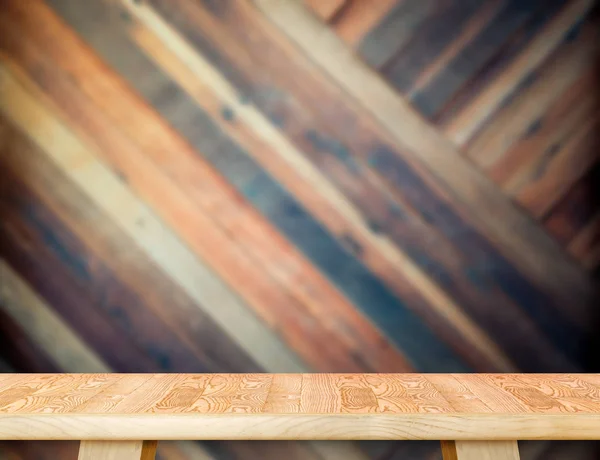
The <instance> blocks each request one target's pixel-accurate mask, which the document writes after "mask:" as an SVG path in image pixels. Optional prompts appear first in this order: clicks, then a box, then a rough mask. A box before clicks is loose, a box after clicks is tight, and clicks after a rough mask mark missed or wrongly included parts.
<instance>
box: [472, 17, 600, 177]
mask: <svg viewBox="0 0 600 460" xmlns="http://www.w3.org/2000/svg"><path fill="white" fill-rule="evenodd" d="M598 38H599V37H598V31H597V27H595V26H594V25H593V23H591V22H587V23H585V24H584V25H583V26H582V30H581V32H580V33H579V34H578V35H577V36H576V37H575V38H574V39H572V40H569V41H565V42H564V43H563V44H562V45H561V46H559V47H558V48H557V50H556V51H555V52H554V53H553V54H552V55H551V56H550V58H549V59H548V61H547V62H546V63H544V65H543V66H541V67H540V68H538V69H536V71H535V72H534V73H533V74H532V75H531V81H530V83H529V84H528V85H525V86H523V87H522V89H520V90H518V91H517V92H516V93H515V95H514V97H512V98H511V99H510V101H508V103H506V104H504V105H503V106H502V108H500V109H499V110H498V111H497V112H496V113H495V114H494V115H493V117H492V118H491V119H490V120H489V121H488V122H487V123H486V124H485V125H484V126H483V127H482V128H481V129H480V130H479V131H478V132H477V133H476V135H474V136H473V137H471V138H470V140H469V142H468V144H467V145H466V148H467V155H468V156H469V158H471V159H472V160H473V161H474V162H475V163H476V164H477V165H479V166H480V167H482V168H483V169H485V170H486V171H492V176H491V177H492V179H494V180H495V181H498V179H499V178H501V177H506V176H505V174H506V173H508V172H510V171H511V169H510V167H509V164H515V163H516V162H517V159H516V158H517V155H516V152H515V151H513V150H512V147H513V146H514V145H515V144H519V143H521V142H523V141H526V140H527V138H529V137H530V136H531V135H534V134H535V133H536V132H537V131H538V130H539V129H541V128H543V122H544V121H545V119H546V117H547V116H548V112H549V111H551V109H552V106H553V105H554V104H556V103H557V100H560V99H561V98H563V97H565V94H567V93H565V92H566V91H573V88H574V87H573V85H576V86H575V88H576V87H577V86H579V85H581V80H582V79H583V80H584V81H585V80H588V79H589V78H590V77H589V76H584V75H590V76H591V73H593V72H592V70H593V69H591V67H593V65H594V64H593V63H594V57H595V56H596V55H597V52H598V40H597V39H598ZM584 86H585V85H584ZM570 88H571V89H570ZM529 150H531V146H530V147H528V149H527V151H529ZM509 153H512V154H513V155H509ZM520 154H521V156H526V155H523V154H524V151H520ZM505 158H507V159H505ZM501 165H502V166H501ZM513 167H514V166H513ZM500 171H506V172H504V173H501V172H500ZM500 182H502V180H500Z"/></svg>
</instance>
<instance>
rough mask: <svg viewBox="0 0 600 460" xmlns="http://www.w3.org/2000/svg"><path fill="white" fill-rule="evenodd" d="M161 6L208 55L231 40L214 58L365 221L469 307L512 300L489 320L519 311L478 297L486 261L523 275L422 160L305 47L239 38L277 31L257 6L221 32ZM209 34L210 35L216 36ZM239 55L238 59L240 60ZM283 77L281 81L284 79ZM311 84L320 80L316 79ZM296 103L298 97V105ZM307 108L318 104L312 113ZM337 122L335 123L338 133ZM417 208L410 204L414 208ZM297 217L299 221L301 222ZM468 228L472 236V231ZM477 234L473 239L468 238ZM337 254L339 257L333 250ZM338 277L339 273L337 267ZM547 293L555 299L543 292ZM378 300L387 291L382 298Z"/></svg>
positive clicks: (379, 309) (189, 8)
mask: <svg viewBox="0 0 600 460" xmlns="http://www.w3.org/2000/svg"><path fill="white" fill-rule="evenodd" d="M153 5H154V6H155V8H156V10H157V11H158V12H159V13H160V14H161V15H162V16H164V17H166V18H168V19H169V20H170V21H177V22H176V23H177V27H178V28H179V29H180V30H181V31H183V32H184V33H185V34H186V36H187V37H188V39H189V40H190V41H192V42H193V43H194V45H195V46H196V47H197V48H198V49H200V50H201V51H202V52H204V53H206V55H207V56H209V57H210V56H212V54H214V49H215V47H216V46H222V47H223V48H222V51H220V52H221V53H222V54H221V55H220V56H219V58H214V57H213V58H212V59H214V61H213V63H215V65H219V66H220V68H221V69H222V70H223V72H224V73H225V74H226V75H227V77H228V78H231V79H233V80H234V81H235V82H236V85H238V88H241V90H242V91H244V92H247V94H248V95H249V96H248V97H251V98H252V100H253V102H254V103H255V104H257V105H260V106H261V108H262V109H263V110H264V111H266V112H267V113H269V112H270V111H274V113H277V114H285V116H284V117H283V119H284V120H285V127H286V133H289V135H290V136H291V137H292V139H293V140H294V142H295V143H297V145H298V146H299V147H300V148H301V149H302V151H304V152H306V154H310V158H311V160H312V161H315V162H320V163H319V166H320V168H321V169H322V171H323V172H326V173H327V174H328V176H329V177H330V180H333V181H334V182H335V183H336V185H337V184H339V186H340V187H342V188H343V189H344V191H345V192H346V193H348V194H350V196H351V198H352V200H353V201H354V202H355V203H356V204H358V205H359V207H360V209H361V212H363V214H364V215H363V219H366V220H367V225H369V226H370V227H371V231H372V232H373V233H375V234H377V235H378V236H379V235H380V236H388V237H391V238H393V240H394V243H396V244H398V245H401V246H402V249H403V250H404V251H406V252H408V253H409V255H410V257H412V258H414V259H415V261H416V262H418V263H419V265H420V266H421V268H422V269H426V270H428V271H430V272H433V273H435V275H436V276H435V281H436V282H441V283H444V284H443V285H442V287H443V289H448V290H451V291H450V292H451V294H452V295H453V296H459V297H457V299H458V300H459V303H460V304H462V305H464V306H465V307H466V306H469V308H473V310H470V311H469V313H471V311H473V312H475V311H476V310H477V308H478V307H479V306H481V305H484V304H486V305H487V304H488V302H490V301H498V302H502V303H503V307H502V308H492V309H489V310H486V313H485V314H481V315H480V316H478V318H481V321H489V320H490V317H489V313H490V311H493V312H497V313H498V314H504V313H505V312H508V311H511V310H509V309H508V305H510V303H511V301H510V300H508V299H507V297H504V296H503V295H495V294H494V295H489V291H487V292H486V295H485V296H484V297H485V299H484V298H483V297H482V298H481V300H480V301H476V300H474V299H475V297H476V296H480V295H483V293H482V292H477V289H476V288H475V286H474V285H473V283H472V279H469V275H467V273H475V274H477V273H478V272H480V270H479V267H481V266H482V265H485V266H489V267H499V266H501V267H502V268H498V272H496V273H500V272H502V273H509V272H510V273H511V278H512V277H513V276H514V277H515V278H517V279H518V278H519V277H520V276H521V275H520V274H518V273H517V272H516V270H515V269H514V268H513V267H511V266H510V264H508V263H507V262H506V261H505V260H503V259H502V258H501V257H498V254H497V253H496V252H495V250H494V248H492V247H491V245H490V244H489V243H488V242H486V241H484V240H483V239H482V238H480V237H479V236H477V235H476V233H475V232H474V231H473V229H472V228H469V226H468V224H466V223H465V222H464V220H463V213H461V214H460V215H459V214H458V213H456V212H455V211H454V210H452V209H451V208H450V206H449V205H448V204H447V203H446V200H447V198H448V197H447V196H446V195H445V194H444V195H442V197H440V196H439V195H438V193H441V191H440V190H439V188H438V186H437V185H436V184H435V183H433V180H432V179H431V178H427V180H424V179H423V178H422V174H423V170H422V168H420V167H418V166H416V165H414V164H412V162H411V163H408V162H405V161H403V159H402V157H401V155H402V151H400V150H397V149H392V148H390V147H389V146H388V145H387V144H384V145H381V144H380V142H381V139H380V138H378V137H377V133H376V132H373V129H374V127H373V126H372V125H371V124H369V123H368V122H366V121H364V120H362V119H361V118H359V117H358V116H357V115H356V114H354V113H352V112H350V111H349V110H347V109H344V108H343V107H344V106H343V104H345V103H346V101H347V100H348V98H343V99H338V98H337V97H338V91H339V90H336V89H335V88H333V87H331V86H330V85H328V84H327V83H325V82H324V81H322V80H323V79H322V78H320V76H319V75H318V74H316V73H313V72H311V73H309V72H307V71H306V70H305V67H306V65H298V64H297V63H296V64H293V63H295V62H296V60H297V59H298V58H297V56H296V55H295V54H292V53H295V49H294V48H292V47H289V44H288V45H282V46H281V47H275V45H273V44H272V43H271V42H269V41H268V40H267V37H265V38H264V39H263V40H262V41H261V42H262V43H264V46H270V47H273V48H272V49H271V48H270V49H271V51H269V52H268V53H265V52H264V48H261V49H262V51H260V52H259V50H258V49H247V50H241V49H240V43H242V42H243V41H242V40H241V36H240V37H238V38H239V39H238V40H232V36H233V34H239V33H240V32H239V30H240V28H241V26H240V25H239V24H241V23H243V21H247V22H248V23H249V25H248V27H249V28H250V27H251V28H250V29H249V30H252V31H254V32H252V33H256V34H259V33H265V34H266V33H267V32H266V30H268V29H266V28H265V26H264V25H263V24H262V22H263V21H261V18H260V17H257V16H256V14H255V13H254V10H253V9H252V8H248V7H244V6H243V4H240V6H239V11H237V12H236V14H238V15H239V16H240V17H241V18H243V19H239V18H238V19H236V21H235V22H234V21H233V20H231V23H227V25H226V26H224V27H227V28H226V29H224V30H218V29H217V30H214V29H216V28H217V25H218V22H216V21H214V20H212V19H211V18H210V16H209V12H206V11H203V10H202V9H200V8H199V7H197V6H195V4H192V3H188V2H181V4H180V5H179V8H181V9H182V10H183V11H185V13H186V14H185V15H177V16H175V15H173V11H174V10H173V9H172V8H171V7H167V6H165V5H163V4H162V3H161V2H157V1H155V2H154V3H153ZM236 5H237V4H236ZM234 17H236V16H234ZM227 18H228V16H225V17H224V19H219V20H220V21H226V20H227ZM236 18H237V17H236ZM236 24H237V25H236ZM259 26H260V27H259ZM213 30H214V31H213ZM236 30H237V32H236ZM261 31H265V32H261ZM226 32H227V33H226ZM248 33H250V32H248ZM271 33H276V32H271ZM206 34H210V35H208V36H207V35H206ZM217 37H218V40H217ZM207 40H211V41H212V43H211V44H207V43H206V42H207ZM248 53H252V56H253V57H254V58H255V59H253V60H248ZM276 53H281V55H280V56H281V57H280V58H278V59H274V60H272V61H267V60H265V59H264V55H265V54H268V55H269V56H276V55H278V54H276ZM229 59H230V60H231V61H229ZM259 59H260V60H261V62H262V63H263V64H264V65H265V66H270V67H269V68H272V69H273V72H260V73H257V72H253V71H252V68H251V67H250V66H251V65H255V60H259ZM282 60H285V61H286V62H287V61H288V60H289V61H290V62H291V63H292V64H290V65H296V68H295V69H294V71H293V72H292V73H294V74H295V72H296V71H297V72H298V73H300V72H302V73H303V75H304V77H303V78H302V79H294V81H300V80H302V81H306V82H307V81H309V80H308V79H310V81H313V82H314V85H315V87H317V86H318V87H319V88H322V90H323V94H322V95H320V97H319V101H318V102H317V101H313V100H314V99H315V94H316V92H314V91H313V92H312V93H311V94H305V93H306V91H305V89H306V86H307V85H297V84H294V81H290V79H289V78H288V77H286V75H288V76H289V73H287V72H286V74H282V73H281V69H278V68H276V67H274V66H273V62H281V61H282ZM232 62H234V63H235V64H232ZM287 70H289V69H287ZM275 78H276V80H274V79H275ZM305 78H306V80H305ZM264 85H268V86H270V87H271V85H276V86H275V87H276V88H285V90H284V93H285V94H286V97H285V98H279V97H277V99H276V100H270V98H269V97H268V96H266V95H265V96H264V97H263V94H264V91H261V90H260V87H261V86H264ZM280 85H281V86H280ZM308 86H311V87H312V86H313V85H312V84H311V85H308ZM292 95H293V96H292ZM296 97H302V100H303V101H304V105H303V109H299V110H296V109H297V107H298V104H299V103H300V101H299V100H298V104H296V103H292V102H291V101H294V100H297V99H295V98H296ZM325 98H331V99H330V100H331V105H332V106H336V107H340V110H344V113H345V114H346V115H347V116H348V121H345V122H344V121H340V119H342V120H343V118H342V117H331V116H326V114H323V113H322V111H321V110H319V109H318V108H319V107H322V106H323V105H324V104H323V101H324V100H325ZM288 102H290V103H289V104H288ZM275 106H278V108H275ZM307 112H310V113H311V116H309V115H308V114H307ZM317 120H322V121H321V122H320V123H318V126H315V123H317ZM348 123H350V126H352V129H351V130H349V129H348ZM334 125H335V131H331V129H333V127H334ZM324 126H328V127H331V128H330V129H329V130H327V131H326V130H325V128H323V127H324ZM357 133H358V134H357ZM386 141H387V138H386ZM360 146H364V148H362V149H361V148H359V147H360ZM369 155H370V156H369ZM398 157H400V158H398ZM369 161H371V162H372V163H371V164H372V166H373V169H374V170H375V171H373V170H369V169H367V167H366V166H365V165H364V163H367V162H369ZM413 168H414V169H413ZM375 172H376V173H379V174H385V175H386V179H387V180H386V183H385V184H382V181H381V180H380V179H378V178H377V177H376V176H375V174H374V173H375ZM374 176H375V177H374ZM388 184H390V187H396V188H397V187H400V188H401V189H400V190H397V189H395V190H393V191H392V190H390V187H388ZM359 185H360V186H359ZM399 195H400V196H404V198H405V200H408V201H410V206H407V205H405V204H404V203H402V202H401V201H399V200H400V198H398V196H399ZM390 196H393V197H394V198H396V200H395V201H391V200H390V201H388V200H387V199H385V198H383V197H386V198H387V197H390ZM382 198H383V199H382ZM407 207H408V211H405V209H406V208H407ZM398 209H399V210H398ZM413 215H417V216H418V217H416V218H415V219H414V220H413V219H412V217H413ZM419 219H421V221H419ZM426 219H427V220H428V221H429V222H428V223H427V224H425V223H423V220H426ZM296 225H298V224H297V223H296ZM465 227H467V228H465ZM439 231H441V232H442V233H444V234H447V235H451V236H452V237H453V238H454V239H456V241H455V243H456V244H457V245H459V248H460V251H461V252H463V251H465V252H467V253H468V255H467V260H469V262H466V264H467V265H466V266H463V267H462V268H461V269H460V270H457V269H456V268H452V269H451V268H450V267H455V264H456V263H459V264H461V263H463V260H464V259H463V256H462V255H459V254H460V252H458V248H456V247H453V246H452V245H451V244H450V243H448V241H447V240H445V238H443V237H437V238H435V237H436V235H437V234H438V232H439ZM302 234H306V232H302V233H301V234H300V236H302ZM467 235H468V236H467ZM463 236H464V239H463V238H462V237H463ZM311 239H312V237H311ZM475 240H476V241H475ZM467 241H468V244H465V243H466V242H467ZM480 245H481V246H480ZM434 246H435V247H436V248H438V249H437V250H436V251H435V253H431V251H430V249H431V247H434ZM442 248H443V249H444V250H442ZM313 250H314V248H313ZM411 251H412V252H411ZM314 253H315V258H317V257H319V256H320V257H324V254H325V253H324V251H323V250H314ZM457 253H458V254H457ZM442 257H443V258H444V260H445V264H447V265H446V266H445V267H440V266H439V265H437V262H439V261H440V259H441V258H442ZM482 258H484V259H487V261H486V262H483V261H482ZM327 259H329V260H331V259H330V258H329V257H327ZM317 260H318V259H317ZM325 262H327V261H325ZM470 263H473V264H474V266H471V268H472V269H473V270H472V271H471V270H470V269H469V264H470ZM329 267H332V268H331V270H332V272H337V273H341V272H343V271H340V269H339V268H337V269H333V267H334V265H333V264H331V265H330V266H329ZM344 267H345V265H344ZM438 270H439V272H438ZM494 272H495V269H494ZM482 275H483V277H484V278H487V273H484V274H482ZM330 276H334V275H331V274H330ZM459 277H462V279H461V280H460V281H458V280H457V278H459ZM505 281H506V278H505V279H504V280H502V279H498V278H497V279H495V280H494V279H489V283H490V284H489V285H491V286H494V284H495V283H499V284H500V286H498V290H499V291H503V290H506V293H507V295H508V296H511V297H512V298H513V299H517V298H518V299H523V297H521V296H522V295H524V293H525V292H527V296H528V297H529V298H528V300H527V302H523V301H522V300H518V301H517V302H519V303H522V304H523V305H524V306H526V307H528V308H531V309H532V310H535V309H536V308H543V309H545V308H547V306H548V304H549V302H550V303H551V302H552V300H551V299H549V298H547V297H545V296H543V295H540V293H539V292H538V293H537V294H536V293H535V290H534V289H532V288H531V287H530V288H528V289H527V290H526V291H520V292H515V291H513V292H510V289H511V287H512V288H514V287H516V284H512V283H510V284H509V283H506V282H505ZM489 285H488V284H487V282H486V283H485V286H486V290H487V287H488V286H489ZM519 285H521V286H523V285H524V284H522V283H519ZM352 286H357V287H358V286H362V284H354V283H343V284H342V283H340V285H339V287H340V288H341V289H347V290H348V289H351V288H352ZM474 288H475V289H474ZM492 289H493V288H492ZM360 291H361V292H360V294H361V298H358V299H357V300H355V303H356V304H357V306H359V307H360V308H362V309H364V311H366V312H367V313H368V314H369V315H370V316H371V317H373V318H374V319H375V320H376V321H377V324H378V325H379V327H381V328H383V329H386V328H390V327H391V324H392V322H391V321H390V315H392V314H395V315H398V314H399V312H400V311H401V310H399V309H397V308H394V309H386V311H385V313H384V312H383V307H384V306H385V305H391V302H392V299H391V298H390V296H389V295H386V297H385V299H386V300H385V301H379V300H378V301H376V302H374V301H369V299H367V298H366V296H365V295H364V290H362V289H361V290H360ZM380 292H381V291H380ZM498 293H499V292H498ZM536 296H537V297H538V299H539V300H537V301H534V300H533V297H536ZM542 297H545V298H544V299H543V300H542ZM378 298H380V297H379V296H378ZM490 299H491V300H490ZM536 305H537V307H536ZM513 308H514V306H513ZM512 311H513V312H515V314H516V315H522V312H521V313H520V312H519V310H517V309H513V310H512ZM480 313H481V312H480ZM471 314H475V313H471ZM531 314H532V315H533V316H535V317H536V321H537V320H538V319H539V320H541V321H542V322H546V320H547V319H548V318H550V317H549V316H548V315H547V314H546V313H543V314H542V313H541V311H539V310H538V312H534V311H532V312H531ZM510 322H511V324H520V325H527V324H529V323H528V320H527V319H526V318H521V319H520V320H519V321H510ZM548 326H549V323H547V322H546V325H545V326H544V327H548ZM398 327H399V326H398ZM526 327H528V326H526ZM563 327H564V322H561V325H560V329H558V328H553V329H554V332H549V334H551V335H553V334H555V333H556V332H557V331H559V330H562V328H563ZM490 328H491V330H496V331H498V329H496V328H494V327H491V325H490ZM411 329H412V327H411ZM509 329H510V330H511V331H512V330H514V329H512V328H509ZM505 331H506V328H502V333H501V334H498V335H497V337H498V339H499V340H502V339H506V338H507V337H506V334H505ZM423 333H425V331H421V332H420V333H419V335H422V334H423ZM390 336H392V337H395V334H394V333H393V332H390ZM402 337H404V338H408V337H409V336H404V335H403V336H402ZM398 339H401V337H398ZM517 342H519V341H511V340H507V345H508V344H510V343H513V345H514V344H516V343H517ZM556 343H559V344H560V346H561V347H562V346H563V344H564V343H565V342H564V341H563V340H562V339H556ZM503 346H505V344H503ZM402 348H403V349H405V350H407V349H408V344H407V343H406V342H404V344H403V345H402ZM544 355H545V353H541V354H538V353H536V358H535V359H532V360H528V364H527V365H534V366H535V365H537V364H539V356H544ZM515 356H517V357H519V358H521V359H526V358H525V357H524V355H523V354H522V348H521V347H519V351H518V352H516V353H515Z"/></svg>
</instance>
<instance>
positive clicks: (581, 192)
mask: <svg viewBox="0 0 600 460" xmlns="http://www.w3.org/2000/svg"><path fill="white" fill-rule="evenodd" d="M598 184H600V163H597V164H596V165H595V166H594V167H592V168H591V169H590V170H589V171H588V173H587V174H586V175H585V176H584V177H583V178H581V179H580V180H579V181H578V182H577V183H576V184H575V185H574V186H573V187H572V188H571V190H569V192H567V193H566V194H565V195H564V196H563V198H562V199H561V200H560V201H559V202H558V203H556V205H555V206H554V207H553V208H552V209H551V210H550V211H548V212H547V213H546V215H545V216H544V217H543V222H544V226H545V227H546V228H547V229H548V231H549V232H550V234H551V235H553V236H554V237H555V238H556V239H557V241H559V242H560V243H561V244H563V245H565V246H567V245H568V244H569V243H570V242H571V241H572V240H573V238H575V236H576V235H577V234H578V233H579V232H580V231H581V230H582V229H583V228H584V227H585V226H586V225H587V224H588V223H589V222H590V221H591V219H592V217H593V215H594V213H595V212H596V210H597V206H596V204H597V198H598V196H600V195H599V194H598V191H597V186H598Z"/></svg>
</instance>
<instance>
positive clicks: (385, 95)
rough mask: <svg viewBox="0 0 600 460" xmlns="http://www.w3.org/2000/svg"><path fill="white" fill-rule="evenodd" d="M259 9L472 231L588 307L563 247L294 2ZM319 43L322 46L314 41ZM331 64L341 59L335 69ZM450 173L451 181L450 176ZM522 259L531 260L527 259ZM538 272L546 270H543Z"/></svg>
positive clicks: (550, 287) (584, 285)
mask: <svg viewBox="0 0 600 460" xmlns="http://www.w3.org/2000/svg"><path fill="white" fill-rule="evenodd" d="M256 4H257V5H258V6H259V7H260V8H261V10H262V11H263V12H264V13H265V15H266V16H267V17H268V18H269V19H270V20H272V21H273V22H274V23H275V24H277V25H278V26H279V27H280V28H281V29H282V31H284V32H285V33H286V34H288V36H290V38H292V40H293V41H294V42H295V43H296V44H297V45H299V46H300V47H301V48H302V49H303V50H304V51H305V52H307V53H308V55H309V56H310V57H311V58H312V59H313V60H314V61H315V62H316V63H317V64H318V65H319V66H321V67H322V68H323V70H325V71H326V72H327V73H328V74H329V76H330V77H332V78H333V80H334V81H335V82H336V83H337V84H339V85H340V87H341V88H343V89H345V90H347V91H349V92H350V94H352V95H353V96H354V98H355V99H356V100H357V101H359V102H360V105H361V107H362V108H363V109H364V110H366V112H367V113H369V114H370V115H371V116H373V117H374V119H375V120H377V122H378V123H380V124H381V125H382V126H383V127H384V128H385V129H387V130H388V131H389V133H390V134H392V136H393V139H394V141H395V142H396V145H404V146H406V147H408V148H409V149H410V151H411V152H412V155H414V156H415V157H418V161H419V162H422V163H423V164H425V165H426V167H427V168H429V169H430V170H431V171H432V172H433V173H434V175H435V176H437V177H438V178H440V180H441V181H442V183H444V184H445V185H446V186H447V187H448V188H449V189H450V190H452V193H453V194H455V195H456V196H457V197H458V198H459V199H460V200H461V201H462V202H463V203H464V204H465V205H467V206H468V207H469V208H471V209H477V216H476V217H474V219H476V220H474V221H473V224H474V225H475V226H476V227H477V228H478V229H479V231H481V232H482V233H483V234H484V235H486V236H487V237H488V238H490V240H491V241H493V242H494V245H496V247H498V248H499V249H500V251H502V253H503V254H505V255H506V256H507V257H508V258H509V260H511V261H512V262H513V263H515V264H516V266H517V267H519V270H521V271H522V272H523V273H524V274H525V275H526V276H527V277H528V278H530V279H532V280H535V283H536V284H539V286H543V288H544V289H545V290H547V292H550V293H552V296H553V298H555V299H561V302H565V304H569V305H573V295H574V293H576V292H579V293H580V294H577V295H578V296H579V295H582V297H581V302H583V303H581V305H583V304H584V303H585V302H586V301H585V300H584V299H586V298H587V299H589V298H590V296H591V291H590V285H589V280H586V276H584V275H583V273H582V271H581V270H580V268H578V267H576V266H575V265H574V264H573V262H569V261H568V260H565V255H564V253H563V252H562V250H561V249H560V248H559V247H558V245H557V244H556V243H555V242H554V241H553V240H552V239H551V238H550V237H549V236H548V235H546V234H545V233H544V232H543V231H541V229H540V228H539V227H538V226H537V225H536V224H534V223H532V222H531V220H530V218H529V217H528V216H526V215H525V214H524V213H522V212H520V211H519V210H518V209H516V208H515V207H514V206H513V205H512V204H511V203H510V202H509V201H508V200H507V198H506V197H504V196H503V195H502V194H501V193H499V191H498V190H497V189H496V188H495V186H493V185H492V184H491V182H490V181H488V180H487V179H485V178H484V177H483V176H481V175H480V174H479V173H478V172H477V171H475V170H474V169H473V167H472V166H471V165H469V164H467V163H466V162H463V161H462V160H460V159H459V157H460V153H459V152H458V151H457V150H456V149H455V148H454V147H453V146H452V145H451V144H450V143H449V142H448V141H447V140H445V139H444V138H443V137H441V136H440V134H439V133H438V132H437V131H436V130H435V129H433V128H432V127H430V126H428V125H427V124H426V123H424V122H423V120H422V119H420V118H419V117H418V116H417V115H416V114H415V112H414V110H413V109H411V108H410V107H409V106H408V105H407V104H406V103H405V102H404V101H402V100H401V99H400V98H399V97H398V96H397V95H396V94H394V92H393V91H392V90H390V89H389V87H388V86H386V85H385V83H384V82H383V81H382V80H381V79H379V78H378V77H377V76H376V75H375V74H374V73H373V72H371V71H370V70H369V69H368V68H367V67H366V66H365V65H363V64H361V63H360V61H359V60H358V59H356V58H355V57H354V56H352V54H351V53H349V51H348V49H347V47H346V46H345V45H344V44H343V43H342V42H341V41H340V40H339V39H338V38H337V37H336V36H335V35H334V34H333V33H331V32H329V31H328V30H326V28H324V27H323V26H322V25H320V24H319V23H318V22H317V21H314V20H312V19H311V18H310V16H309V15H307V14H306V13H305V12H304V11H303V9H302V8H301V7H299V6H298V5H295V4H294V3H293V2H290V3H285V4H281V3H279V2H273V1H271V0H258V1H256ZM317 36H318V37H319V38H318V43H317V42H316V41H315V40H316V39H311V37H317ZM332 56H336V58H335V63H334V62H333V60H332ZM399 119H401V120H403V123H402V124H398V123H396V122H395V120H399ZM449 170H452V171H453V174H446V172H447V171H449ZM498 216H502V218H498ZM492 222H493V223H494V224H493V225H492V224H491V223H492ZM515 229H520V230H519V231H515ZM525 254H527V257H524V255H525ZM534 261H535V262H534ZM541 267H545V269H544V270H541ZM546 268H547V269H546ZM550 280H552V281H550Z"/></svg>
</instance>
